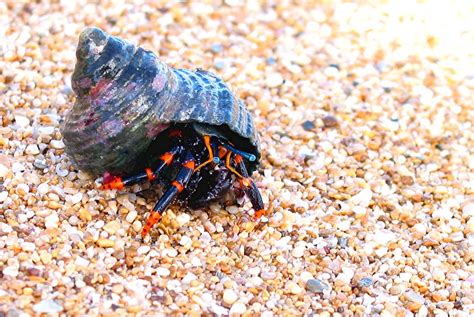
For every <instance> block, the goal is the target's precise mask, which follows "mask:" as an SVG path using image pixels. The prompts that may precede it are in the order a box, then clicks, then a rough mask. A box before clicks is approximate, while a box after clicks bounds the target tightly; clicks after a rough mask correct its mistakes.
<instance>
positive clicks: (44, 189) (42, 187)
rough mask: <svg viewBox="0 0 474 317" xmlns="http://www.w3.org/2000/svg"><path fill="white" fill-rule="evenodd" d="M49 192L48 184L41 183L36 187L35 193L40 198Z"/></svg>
mask: <svg viewBox="0 0 474 317" xmlns="http://www.w3.org/2000/svg"><path fill="white" fill-rule="evenodd" d="M48 191H49V185H48V183H41V184H39V185H38V187H37V188H36V192H37V193H38V194H40V195H41V196H43V195H46V194H47V193H48Z"/></svg>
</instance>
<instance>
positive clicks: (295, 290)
mask: <svg viewBox="0 0 474 317" xmlns="http://www.w3.org/2000/svg"><path fill="white" fill-rule="evenodd" d="M286 289H287V290H288V292H290V293H291V294H293V295H299V294H301V293H303V288H302V287H300V286H299V285H298V284H296V283H295V282H293V281H290V282H288V283H287V285H286Z"/></svg>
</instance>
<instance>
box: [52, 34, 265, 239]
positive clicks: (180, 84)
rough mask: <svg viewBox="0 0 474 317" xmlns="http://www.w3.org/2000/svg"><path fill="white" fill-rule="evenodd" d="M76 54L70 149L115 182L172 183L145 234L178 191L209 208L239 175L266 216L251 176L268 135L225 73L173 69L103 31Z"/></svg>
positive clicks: (67, 132) (67, 129)
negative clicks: (260, 136) (262, 137)
mask: <svg viewBox="0 0 474 317" xmlns="http://www.w3.org/2000/svg"><path fill="white" fill-rule="evenodd" d="M76 56H77V64H76V67H75V70H74V73H73V76H72V87H73V90H74V92H75V93H76V95H77V99H76V102H75V104H74V106H73V107H72V109H71V111H70V112H69V114H68V115H67V117H66V119H65V121H64V124H63V127H62V130H61V132H62V134H63V137H64V142H65V144H66V151H67V153H68V154H69V155H70V157H71V158H72V160H73V161H74V162H75V164H76V165H77V166H78V167H79V168H80V169H82V170H84V171H86V172H88V173H90V174H92V175H94V176H98V175H101V174H103V173H104V172H106V173H111V174H112V175H114V176H113V177H107V178H104V186H103V188H105V189H121V188H122V187H123V186H125V185H128V184H132V183H136V182H139V181H143V180H147V179H148V180H149V181H157V180H160V181H161V182H164V183H165V186H167V187H166V188H167V189H166V190H165V193H164V194H163V197H161V198H160V200H159V202H158V203H157V206H155V208H154V210H153V211H152V213H151V215H150V217H149V221H148V223H147V226H145V230H144V233H143V234H144V235H146V233H147V232H148V230H149V229H150V228H151V226H152V225H153V223H154V222H156V221H158V220H159V217H160V216H161V213H162V212H164V209H166V207H167V206H168V205H169V204H170V203H172V202H173V201H174V200H175V199H176V198H177V199H179V200H181V201H182V202H185V203H187V204H188V205H190V206H202V205H205V204H206V203H208V202H209V201H212V200H219V199H220V198H222V197H223V195H224V194H225V193H226V192H227V191H228V190H229V189H230V188H231V184H232V180H233V179H234V178H237V179H238V180H239V181H240V183H241V186H242V188H243V189H244V192H245V193H246V194H247V196H249V198H250V200H251V202H252V204H253V206H254V209H255V210H256V211H258V213H262V210H263V203H262V199H261V197H260V194H259V192H258V190H257V188H256V186H255V184H254V183H253V182H252V181H251V179H250V178H249V173H251V172H253V171H254V170H255V169H256V168H257V166H258V162H259V159H260V152H259V140H258V135H257V133H256V130H255V126H254V124H253V121H252V118H251V115H250V113H249V111H248V110H247V109H246V108H245V105H244V104H243V102H242V101H241V100H240V99H239V98H238V97H236V96H235V95H234V94H233V93H232V91H231V90H230V89H229V87H228V86H227V85H226V84H225V83H224V82H223V81H222V80H221V79H220V78H219V77H217V76H216V75H214V74H212V73H210V72H207V71H204V70H201V69H197V70H196V71H189V70H186V69H174V68H172V67H169V66H168V65H166V64H165V63H164V62H162V61H161V60H159V59H158V58H157V56H156V55H155V54H153V53H152V52H150V51H147V50H144V49H142V48H140V47H136V46H134V45H132V44H130V43H128V42H126V41H124V40H122V39H120V38H117V37H114V36H111V35H109V34H107V33H105V32H104V31H102V30H100V29H98V28H88V29H86V30H84V31H83V32H82V34H81V36H80V39H79V44H78V48H77V52H76ZM150 164H151V165H150ZM166 184H167V185H166Z"/></svg>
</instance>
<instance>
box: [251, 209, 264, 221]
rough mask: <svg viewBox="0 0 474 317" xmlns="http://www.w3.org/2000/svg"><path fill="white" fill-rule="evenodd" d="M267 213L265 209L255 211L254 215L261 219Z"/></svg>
mask: <svg viewBox="0 0 474 317" xmlns="http://www.w3.org/2000/svg"><path fill="white" fill-rule="evenodd" d="M264 214H265V209H260V210H257V211H255V213H254V217H255V219H256V220H258V219H260V218H261V217H262V216H263V215H264Z"/></svg>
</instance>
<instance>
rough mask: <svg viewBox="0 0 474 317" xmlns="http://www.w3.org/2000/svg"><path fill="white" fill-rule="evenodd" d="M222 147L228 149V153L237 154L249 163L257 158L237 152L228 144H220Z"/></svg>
mask: <svg viewBox="0 0 474 317" xmlns="http://www.w3.org/2000/svg"><path fill="white" fill-rule="evenodd" d="M222 146H223V147H225V148H226V149H228V150H229V151H232V152H234V153H235V154H239V155H240V156H242V157H243V158H245V159H247V160H249V161H250V162H254V161H255V160H256V159H257V157H256V156H255V155H253V154H251V153H247V152H244V151H240V150H237V149H236V148H235V147H233V146H232V145H230V144H225V143H222Z"/></svg>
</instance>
